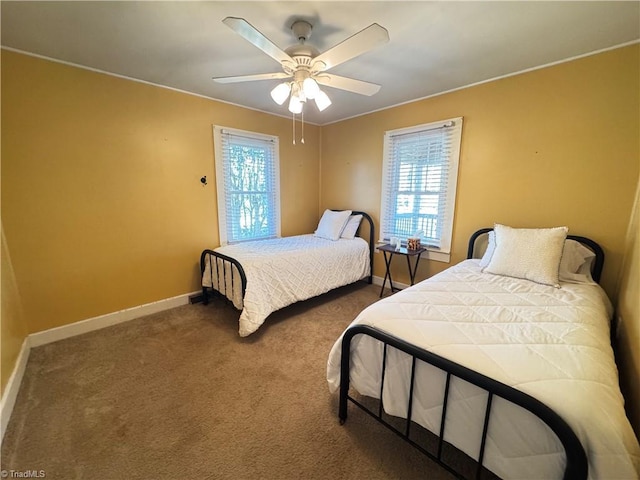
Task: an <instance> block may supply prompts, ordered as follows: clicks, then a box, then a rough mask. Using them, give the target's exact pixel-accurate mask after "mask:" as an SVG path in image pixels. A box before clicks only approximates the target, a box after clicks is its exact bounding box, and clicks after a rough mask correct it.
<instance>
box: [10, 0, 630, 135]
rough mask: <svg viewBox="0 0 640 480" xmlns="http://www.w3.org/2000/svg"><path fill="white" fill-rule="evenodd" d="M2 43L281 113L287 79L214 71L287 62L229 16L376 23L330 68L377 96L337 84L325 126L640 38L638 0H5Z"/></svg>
mask: <svg viewBox="0 0 640 480" xmlns="http://www.w3.org/2000/svg"><path fill="white" fill-rule="evenodd" d="M0 8H1V17H2V30H1V32H2V46H3V47H6V48H10V49H15V50H19V51H23V52H29V53H32V54H36V55H41V56H44V57H48V58H51V59H56V60H60V61H63V62H69V63H72V64H76V65H81V66H85V67H89V68H92V69H97V70H100V71H105V72H110V73H114V74H117V75H122V76H125V77H130V78H132V79H137V80H142V81H146V82H151V83H154V84H158V85H164V86H167V87H171V88H175V89H179V90H183V91H186V92H191V93H195V94H198V95H203V96H206V97H210V98H213V99H218V100H223V101H226V102H231V103H234V104H237V105H243V106H246V107H249V108H253V109H258V110H262V111H266V112H270V113H274V114H277V115H283V116H286V115H288V112H287V107H286V103H285V105H283V106H278V105H277V104H275V103H274V102H273V101H272V100H271V97H270V96H269V92H270V90H271V89H272V88H273V87H274V86H275V85H277V83H278V82H279V81H278V80H265V81H258V82H248V83H238V84H230V85H229V84H227V85H222V84H218V83H215V82H214V81H212V77H218V76H231V75H245V74H254V73H268V72H279V71H281V69H280V66H279V64H278V63H277V62H276V61H275V60H273V59H272V58H271V57H269V56H267V55H266V54H264V53H263V52H262V51H260V50H259V49H257V48H256V47H254V46H253V45H251V44H250V43H248V42H247V41H246V40H245V39H244V38H242V37H241V36H239V35H238V34H236V33H235V32H234V31H232V30H231V29H230V28H228V27H227V26H226V25H224V24H223V23H222V19H223V18H225V17H227V16H234V17H242V18H245V19H246V20H247V21H248V22H249V23H251V24H252V25H253V26H254V27H256V28H257V29H258V30H260V31H261V32H262V33H263V34H264V35H265V36H266V37H268V38H269V39H270V40H271V41H272V42H273V43H275V44H276V45H278V46H279V47H281V48H283V49H284V48H286V47H288V46H290V45H292V44H294V43H295V39H294V38H293V36H292V34H291V31H290V26H291V24H292V23H293V21H294V20H296V19H305V20H307V21H309V22H310V23H312V24H313V26H314V29H313V33H312V36H311V38H310V40H309V43H311V44H313V45H314V46H316V47H317V48H318V49H319V50H320V52H323V51H325V50H327V49H329V48H330V47H332V46H334V45H336V44H338V43H340V42H341V41H342V40H344V39H346V38H347V37H349V36H351V35H353V34H354V33H356V32H358V31H360V30H362V29H363V28H365V27H367V26H368V25H370V24H372V23H374V22H375V23H379V24H380V25H382V26H383V27H385V28H386V29H387V30H388V31H389V36H390V41H389V43H387V44H386V45H383V46H382V47H379V48H377V49H375V50H373V51H370V52H367V53H365V54H363V55H361V56H359V57H357V58H355V59H352V60H349V61H348V62H346V63H343V64H341V65H338V66H337V67H335V68H333V69H331V70H330V73H335V74H337V75H342V76H346V77H352V78H356V79H359V80H365V81H368V82H373V83H378V84H380V85H382V88H381V90H380V91H379V92H378V93H377V94H376V95H374V96H372V97H366V96H361V95H357V94H354V93H349V92H344V91H340V90H336V89H332V88H326V89H325V90H326V91H327V93H328V94H329V96H330V97H331V99H332V100H333V105H331V106H330V107H329V108H328V109H327V110H325V111H324V112H318V111H317V109H316V107H315V105H312V104H310V105H308V106H307V108H306V109H305V121H308V122H312V123H316V124H319V125H324V124H327V123H332V122H336V121H339V120H342V119H345V118H350V117H353V116H357V115H361V114H364V113H367V112H371V111H375V110H379V109H383V108H386V107H390V106H393V105H397V104H400V103H404V102H407V101H410V100H414V99H417V98H423V97H427V96H430V95H434V94H438V93H441V92H445V91H449V90H452V89H456V88H460V87H464V86H468V85H471V84H475V83H478V82H483V81H486V80H489V79H494V78H498V77H501V76H505V75H509V74H513V73H516V72H521V71H524V70H527V69H531V68H535V67H538V66H541V65H547V64H550V63H554V62H559V61H563V60H566V59H569V58H573V57H576V56H581V55H585V54H589V53H592V52H596V51H599V50H603V49H608V48H611V47H615V46H619V45H624V44H627V43H629V42H637V41H638V40H639V39H640V2H638V1H624V2H613V1H603V2H599V1H586V2H582V1H565V2H544V1H532V2H529V1H515V2H480V1H474V2H455V1H449V2H444V1H442V2H421V1H412V2H401V1H391V2H362V1H360V2H338V1H336V2H312V1H309V2H304V1H295V2H287V1H262V2H239V1H214V2H212V1H201V2H152V1H139V2H127V1H115V2H102V1H97V2H95V1H94V2H82V1H67V2H56V1H46V2H22V1H16V2H12V1H2V3H1V4H0Z"/></svg>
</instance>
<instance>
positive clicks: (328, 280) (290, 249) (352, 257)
mask: <svg viewBox="0 0 640 480" xmlns="http://www.w3.org/2000/svg"><path fill="white" fill-rule="evenodd" d="M216 252H220V253H222V254H224V255H227V256H229V257H233V258H235V259H236V260H238V261H240V263H241V265H242V268H243V269H244V272H245V275H246V277H247V290H246V292H245V296H244V302H243V300H242V295H241V292H240V291H239V290H240V289H239V288H236V289H235V296H234V298H230V300H232V301H233V303H234V305H235V306H236V308H238V309H242V313H241V315H240V330H239V333H240V336H242V337H246V336H248V335H250V334H252V333H253V332H255V331H256V330H257V329H258V328H259V327H260V325H262V324H263V323H264V321H265V319H266V318H267V317H268V316H269V315H270V314H271V313H272V312H275V311H276V310H279V309H281V308H283V307H286V306H287V305H291V304H293V303H295V302H298V301H300V300H306V299H308V298H312V297H315V296H318V295H321V294H323V293H326V292H328V291H329V290H332V289H334V288H337V287H341V286H343V285H348V284H350V283H353V282H356V281H358V280H360V279H362V278H365V277H367V276H368V275H369V271H370V270H369V269H370V266H369V244H368V243H367V242H366V241H365V240H363V239H362V238H359V237H356V238H353V239H340V240H337V241H331V240H326V239H323V238H318V237H315V236H313V235H311V234H309V235H297V236H292V237H284V238H275V239H270V240H259V241H254V242H245V243H238V244H234V245H227V246H224V247H219V248H217V249H216ZM214 265H215V264H214ZM213 270H214V272H213V273H214V275H213V282H212V280H211V279H212V276H211V271H210V267H209V261H208V259H207V261H206V266H205V271H204V273H203V276H202V285H203V286H204V287H211V286H212V283H213V285H214V286H215V287H216V288H217V289H218V290H222V291H223V292H224V285H222V287H223V288H222V289H221V288H220V285H218V282H219V280H218V279H217V278H216V276H215V273H216V269H215V267H214V269H213ZM220 271H222V270H220ZM234 284H235V285H237V286H239V285H240V279H239V276H238V275H237V274H236V276H235V278H234ZM227 287H228V288H227V291H228V292H231V280H230V278H229V279H228V280H227Z"/></svg>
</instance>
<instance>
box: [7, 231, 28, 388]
mask: <svg viewBox="0 0 640 480" xmlns="http://www.w3.org/2000/svg"><path fill="white" fill-rule="evenodd" d="M1 236H2V251H1V252H2V253H0V264H1V266H2V272H1V277H0V283H1V284H2V293H1V294H0V295H2V297H1V298H2V302H1V304H2V305H1V311H0V316H1V317H2V322H1V324H2V325H1V333H0V348H1V349H2V358H1V361H2V369H1V372H0V392H1V393H2V394H4V388H5V387H6V386H7V382H8V381H9V378H10V377H11V374H12V373H13V369H14V366H15V364H16V361H17V359H18V355H19V354H20V349H21V348H22V344H23V343H24V340H25V338H27V335H28V333H29V332H28V331H27V325H26V323H25V322H24V316H23V315H22V304H21V302H20V294H19V292H18V287H17V285H16V279H15V275H14V272H13V265H12V264H11V258H10V256H9V248H8V247H7V242H6V239H5V236H4V230H2V233H1Z"/></svg>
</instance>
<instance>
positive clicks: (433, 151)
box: [380, 117, 462, 260]
mask: <svg viewBox="0 0 640 480" xmlns="http://www.w3.org/2000/svg"><path fill="white" fill-rule="evenodd" d="M461 135H462V118H461V117H459V118H454V119H450V120H445V121H443V122H438V123H430V124H425V125H419V126H416V127H411V128H404V129H399V130H392V131H388V132H386V133H385V141H384V162H383V175H382V205H381V229H380V230H381V240H383V241H389V239H390V238H391V237H400V238H401V239H402V240H403V242H404V241H406V239H407V237H410V236H413V235H415V234H418V235H419V236H420V238H421V242H422V244H423V246H427V247H428V248H429V249H430V250H432V251H437V252H442V253H445V254H448V253H450V250H451V231H452V227H453V216H454V207H455V193H456V183H457V177H458V160H459V156H460V139H461ZM434 258H436V257H434ZM446 260H448V256H447V257H446Z"/></svg>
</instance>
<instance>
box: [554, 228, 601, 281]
mask: <svg viewBox="0 0 640 480" xmlns="http://www.w3.org/2000/svg"><path fill="white" fill-rule="evenodd" d="M594 258H596V254H595V253H593V252H592V251H591V250H589V249H588V248H587V247H585V246H584V245H582V244H581V243H580V242H577V241H576V240H571V239H568V240H567V241H566V242H565V244H564V250H563V252H562V260H561V261H560V276H559V278H560V281H561V282H567V283H591V284H592V283H595V282H594V281H593V278H591V263H592V262H593V259H594Z"/></svg>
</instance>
